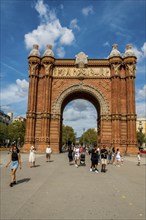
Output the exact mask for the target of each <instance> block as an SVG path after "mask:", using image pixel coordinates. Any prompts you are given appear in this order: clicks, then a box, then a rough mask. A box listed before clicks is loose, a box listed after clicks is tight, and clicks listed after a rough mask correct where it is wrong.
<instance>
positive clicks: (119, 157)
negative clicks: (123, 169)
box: [116, 148, 121, 167]
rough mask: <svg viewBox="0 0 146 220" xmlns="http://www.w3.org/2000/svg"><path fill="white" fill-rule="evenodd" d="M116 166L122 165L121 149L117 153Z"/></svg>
mask: <svg viewBox="0 0 146 220" xmlns="http://www.w3.org/2000/svg"><path fill="white" fill-rule="evenodd" d="M116 165H117V166H118V167H120V165H121V155H120V151H119V148H118V149H117V152H116Z"/></svg>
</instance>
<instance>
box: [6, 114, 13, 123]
mask: <svg viewBox="0 0 146 220" xmlns="http://www.w3.org/2000/svg"><path fill="white" fill-rule="evenodd" d="M7 115H8V116H10V123H12V121H13V113H12V112H8V113H7Z"/></svg>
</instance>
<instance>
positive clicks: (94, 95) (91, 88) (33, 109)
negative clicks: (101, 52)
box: [23, 45, 137, 154]
mask: <svg viewBox="0 0 146 220" xmlns="http://www.w3.org/2000/svg"><path fill="white" fill-rule="evenodd" d="M128 50H129V51H128ZM128 52H129V53H128ZM126 53H127V54H128V55H127V54H126ZM28 63H29V93H28V110H27V117H26V118H27V121H26V134H25V143H24V147H23V150H24V151H28V150H29V149H30V146H31V145H35V146H36V148H37V150H38V151H40V152H44V151H45V148H46V146H47V145H48V143H50V145H51V147H52V149H53V152H59V151H60V149H61V136H62V134H61V133H62V115H63V110H64V108H65V106H66V105H67V104H68V103H69V102H70V101H72V100H75V99H77V98H83V99H86V100H88V101H90V102H91V103H92V104H93V105H94V106H95V108H96V110H97V115H98V120H97V127H98V142H99V143H101V144H107V145H111V146H112V147H113V146H115V147H116V148H117V147H119V148H120V150H121V152H122V153H125V152H126V153H128V154H134V153H135V152H136V151H137V147H136V144H137V142H136V112H135V66H136V57H135V55H134V54H133V52H132V50H131V48H130V49H129V48H127V51H126V52H125V56H124V57H122V56H121V55H120V54H119V52H118V50H117V47H116V46H114V47H113V51H112V52H111V54H110V56H109V57H108V58H107V59H88V58H87V56H86V55H85V54H84V53H79V54H78V55H77V56H76V59H55V58H54V54H53V52H52V50H51V47H48V48H47V50H46V51H45V53H44V55H43V56H42V57H41V56H40V54H39V51H38V46H37V45H34V48H33V50H32V51H31V53H30V55H29V57H28Z"/></svg>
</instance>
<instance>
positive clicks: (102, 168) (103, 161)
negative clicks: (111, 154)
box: [100, 145, 108, 173]
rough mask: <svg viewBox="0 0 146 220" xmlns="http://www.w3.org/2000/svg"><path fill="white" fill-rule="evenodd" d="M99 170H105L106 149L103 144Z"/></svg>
mask: <svg viewBox="0 0 146 220" xmlns="http://www.w3.org/2000/svg"><path fill="white" fill-rule="evenodd" d="M100 154H101V172H104V173H105V172H106V165H107V155H108V151H107V149H106V146H105V145H104V146H103V148H102V149H101V152H100Z"/></svg>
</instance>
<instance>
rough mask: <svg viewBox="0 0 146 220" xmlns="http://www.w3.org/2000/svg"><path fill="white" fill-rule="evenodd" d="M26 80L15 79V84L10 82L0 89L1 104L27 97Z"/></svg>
mask: <svg viewBox="0 0 146 220" xmlns="http://www.w3.org/2000/svg"><path fill="white" fill-rule="evenodd" d="M27 92H28V82H27V81H26V80H25V79H24V80H20V79H17V80H16V84H10V85H8V86H7V87H6V88H5V89H2V90H1V104H2V105H10V104H14V103H18V102H20V101H22V100H24V99H27Z"/></svg>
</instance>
